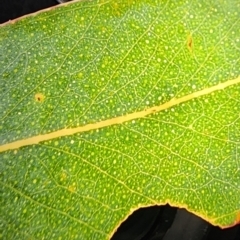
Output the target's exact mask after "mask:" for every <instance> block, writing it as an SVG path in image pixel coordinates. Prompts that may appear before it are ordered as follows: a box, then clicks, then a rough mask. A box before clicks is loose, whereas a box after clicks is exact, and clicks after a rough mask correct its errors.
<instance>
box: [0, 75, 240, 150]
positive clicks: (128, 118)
mask: <svg viewBox="0 0 240 240" xmlns="http://www.w3.org/2000/svg"><path fill="white" fill-rule="evenodd" d="M239 83H240V76H238V77H237V78H235V79H232V80H228V81H226V82H223V83H219V84H217V85H215V86H212V87H209V88H206V89H203V90H200V91H197V92H194V93H191V94H188V95H186V96H183V97H181V98H172V99H171V100H170V101H169V102H166V103H164V104H162V105H159V106H154V107H151V108H148V109H145V110H143V111H139V112H134V113H130V114H127V115H124V116H120V117H115V118H111V119H107V120H104V121H101V122H96V123H93V124H87V125H85V126H80V127H76V128H64V129H60V130H57V131H54V132H51V133H47V134H43V135H37V136H33V137H30V138H26V139H21V140H18V141H14V142H11V143H7V144H3V145H1V146H0V152H4V151H7V150H13V149H18V148H20V147H24V146H29V145H33V144H38V143H40V142H42V141H47V140H51V139H54V138H58V137H64V136H69V135H73V134H76V133H81V132H86V131H90V130H94V129H99V128H103V127H108V126H112V125H115V124H121V123H124V122H127V121H131V120H134V119H139V118H143V117H145V116H147V115H149V114H152V113H156V112H160V111H162V110H165V109H168V108H171V107H173V106H176V105H178V104H180V103H183V102H186V101H189V100H192V99H194V98H198V97H201V96H204V95H208V94H210V93H212V92H215V91H219V90H223V89H225V88H227V87H229V86H232V85H236V84H239Z"/></svg>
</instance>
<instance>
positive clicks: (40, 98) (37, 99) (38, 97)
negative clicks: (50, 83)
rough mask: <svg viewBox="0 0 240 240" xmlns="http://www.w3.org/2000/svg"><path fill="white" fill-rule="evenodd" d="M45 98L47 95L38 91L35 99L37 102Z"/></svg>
mask: <svg viewBox="0 0 240 240" xmlns="http://www.w3.org/2000/svg"><path fill="white" fill-rule="evenodd" d="M44 99H45V96H44V95H43V94H42V93H36V94H35V100H36V101H37V102H43V101H44Z"/></svg>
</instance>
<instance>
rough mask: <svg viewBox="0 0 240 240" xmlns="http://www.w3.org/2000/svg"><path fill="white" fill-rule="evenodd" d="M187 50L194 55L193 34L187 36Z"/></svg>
mask: <svg viewBox="0 0 240 240" xmlns="http://www.w3.org/2000/svg"><path fill="white" fill-rule="evenodd" d="M187 48H188V50H189V51H190V52H191V53H192V51H193V37H192V34H189V35H188V36H187Z"/></svg>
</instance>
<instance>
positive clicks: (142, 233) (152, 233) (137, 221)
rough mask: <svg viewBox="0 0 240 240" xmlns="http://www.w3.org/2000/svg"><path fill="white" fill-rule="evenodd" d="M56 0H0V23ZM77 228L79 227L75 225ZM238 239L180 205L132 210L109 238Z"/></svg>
mask: <svg viewBox="0 0 240 240" xmlns="http://www.w3.org/2000/svg"><path fill="white" fill-rule="evenodd" d="M57 4H58V2H57V1H56V0H0V23H3V22H6V21H8V20H11V19H15V18H17V17H20V16H22V15H25V14H28V13H31V12H36V11H38V10H41V9H44V8H48V7H51V6H54V5H57ZM79 231H81V229H79ZM215 239H216V240H240V225H238V226H235V227H232V228H229V229H225V230H221V229H220V228H218V227H213V226H212V225H210V224H209V223H207V222H206V221H204V220H202V219H201V218H198V217H196V216H195V215H193V214H191V213H189V212H187V211H186V210H184V209H178V208H173V207H170V206H169V205H166V206H162V207H157V206H153V207H149V208H143V209H139V210H138V211H136V212H134V213H133V214H132V215H131V216H130V217H129V218H128V219H127V220H126V221H125V222H124V223H123V224H122V225H121V226H120V228H119V229H118V231H117V232H116V233H115V235H114V236H113V238H112V240H215Z"/></svg>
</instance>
